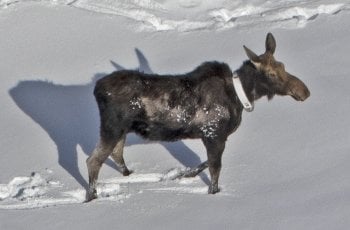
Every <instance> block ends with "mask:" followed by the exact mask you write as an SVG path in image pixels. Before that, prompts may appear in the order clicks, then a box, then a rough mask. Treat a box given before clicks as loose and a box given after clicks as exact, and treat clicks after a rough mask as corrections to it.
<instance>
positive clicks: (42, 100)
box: [9, 49, 209, 188]
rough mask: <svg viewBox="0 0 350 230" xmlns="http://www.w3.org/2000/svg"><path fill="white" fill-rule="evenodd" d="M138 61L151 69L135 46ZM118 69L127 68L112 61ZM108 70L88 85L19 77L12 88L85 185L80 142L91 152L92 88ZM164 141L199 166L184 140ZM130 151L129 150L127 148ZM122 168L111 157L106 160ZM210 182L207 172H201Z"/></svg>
mask: <svg viewBox="0 0 350 230" xmlns="http://www.w3.org/2000/svg"><path fill="white" fill-rule="evenodd" d="M135 52H136V56H137V58H138V61H139V68H138V70H139V71H142V72H145V73H152V70H151V68H150V66H149V63H148V61H147V59H146V58H145V56H144V55H143V54H142V52H141V51H140V50H138V49H135ZM111 64H112V65H113V66H114V67H115V68H116V70H121V69H125V68H124V67H122V66H121V65H119V64H117V63H115V62H113V61H111ZM105 75H106V74H104V73H98V74H95V76H94V77H93V78H92V80H91V82H90V83H88V84H85V85H68V86H66V85H59V84H54V83H52V82H48V81H40V80H39V81H34V80H32V81H20V82H19V83H18V84H17V86H15V87H14V88H12V89H10V91H9V94H10V96H11V97H12V99H13V100H14V102H15V103H16V104H17V106H18V107H19V108H20V109H21V110H22V111H23V112H24V113H25V114H27V115H28V116H29V117H30V118H31V119H33V120H34V121H35V122H36V123H37V124H39V125H40V126H41V127H42V128H43V129H44V130H45V131H46V132H47V134H48V135H49V136H50V138H51V139H52V140H53V141H54V142H55V144H56V146H57V154H58V163H59V165H60V166H62V167H63V168H64V169H65V170H66V171H67V172H68V173H69V174H70V175H72V177H74V178H75V180H76V181H77V182H78V183H79V184H80V185H81V186H83V187H84V188H87V186H88V184H87V182H86V180H85V179H84V177H83V176H82V175H81V173H80V171H79V167H78V159H77V150H76V148H77V145H80V146H81V148H82V150H83V151H84V153H86V154H87V155H89V154H90V153H91V152H92V151H93V149H94V147H95V145H96V143H97V141H98V138H99V137H98V135H99V114H98V109H97V105H96V102H95V98H94V96H93V90H94V86H95V83H96V81H97V80H98V79H100V78H102V77H103V76H105ZM134 144H146V142H144V141H143V140H142V139H141V138H139V137H137V136H136V135H134V134H129V135H128V137H127V141H126V146H129V145H134ZM161 144H162V145H163V146H164V147H165V148H166V149H167V150H168V151H169V152H170V154H171V155H172V156H173V157H174V158H175V159H177V160H178V161H179V162H180V163H181V164H183V165H184V166H185V167H193V166H197V165H199V164H200V163H201V160H200V158H199V157H198V156H197V155H196V154H195V153H194V152H193V151H192V150H191V149H189V148H188V147H187V146H186V145H185V144H184V143H183V142H182V141H178V142H174V143H165V142H161ZM126 154H127V150H126ZM105 163H106V164H107V165H109V166H110V167H113V168H115V169H116V170H119V169H118V168H117V167H116V166H115V164H114V163H113V162H112V160H110V159H108V160H107V161H106V162H105ZM201 178H202V180H203V181H204V182H205V183H207V184H208V183H209V179H208V178H207V176H206V175H201Z"/></svg>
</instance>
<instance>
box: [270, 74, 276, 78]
mask: <svg viewBox="0 0 350 230" xmlns="http://www.w3.org/2000/svg"><path fill="white" fill-rule="evenodd" d="M269 77H271V78H277V74H276V73H269Z"/></svg>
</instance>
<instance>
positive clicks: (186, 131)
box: [130, 121, 201, 141]
mask: <svg viewBox="0 0 350 230" xmlns="http://www.w3.org/2000/svg"><path fill="white" fill-rule="evenodd" d="M130 131H132V132H135V133H136V134H138V135H140V136H141V137H143V138H145V139H149V140H157V141H177V140H180V139H187V138H200V137H201V132H199V131H196V129H195V128H194V127H191V126H182V125H177V126H172V125H171V124H164V123H159V122H151V121H150V122H146V121H135V122H133V124H132V126H131V130H130Z"/></svg>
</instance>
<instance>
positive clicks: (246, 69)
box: [236, 61, 275, 102]
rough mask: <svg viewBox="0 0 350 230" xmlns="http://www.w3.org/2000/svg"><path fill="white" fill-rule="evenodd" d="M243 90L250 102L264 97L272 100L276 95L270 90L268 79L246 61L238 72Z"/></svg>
mask: <svg viewBox="0 0 350 230" xmlns="http://www.w3.org/2000/svg"><path fill="white" fill-rule="evenodd" d="M236 73H237V74H238V76H239V78H240V80H241V82H242V86H243V89H244V91H245V93H246V95H247V97H248V99H249V101H250V102H253V101H255V100H257V99H259V98H261V97H263V96H267V97H268V99H271V98H272V97H273V96H274V95H275V93H274V92H273V91H272V90H271V88H269V84H268V80H267V77H266V76H264V74H263V73H262V72H261V71H259V70H258V69H257V68H256V67H255V66H254V64H253V63H251V62H250V61H245V62H244V63H243V65H242V66H241V67H240V68H239V69H238V70H236Z"/></svg>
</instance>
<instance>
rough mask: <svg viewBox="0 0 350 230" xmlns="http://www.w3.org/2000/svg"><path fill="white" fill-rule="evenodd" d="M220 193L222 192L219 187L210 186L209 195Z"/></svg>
mask: <svg viewBox="0 0 350 230" xmlns="http://www.w3.org/2000/svg"><path fill="white" fill-rule="evenodd" d="M218 192H220V189H219V187H218V186H212V185H210V186H209V189H208V194H215V193H218Z"/></svg>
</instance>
